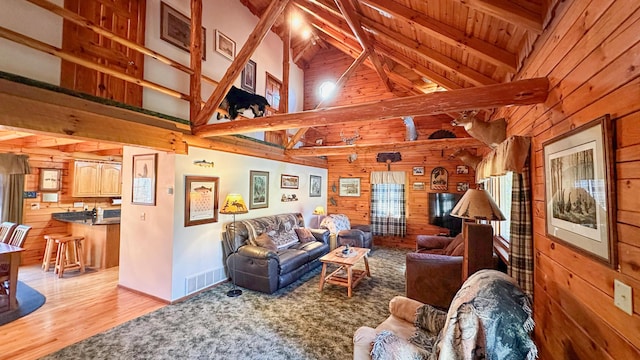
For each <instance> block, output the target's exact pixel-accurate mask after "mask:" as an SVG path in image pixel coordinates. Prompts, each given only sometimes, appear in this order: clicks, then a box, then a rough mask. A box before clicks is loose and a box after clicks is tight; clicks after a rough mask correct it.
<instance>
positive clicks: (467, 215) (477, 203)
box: [450, 189, 506, 281]
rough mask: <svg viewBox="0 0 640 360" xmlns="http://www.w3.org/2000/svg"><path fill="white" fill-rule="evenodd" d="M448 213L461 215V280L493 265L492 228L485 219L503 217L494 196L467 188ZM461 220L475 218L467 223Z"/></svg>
mask: <svg viewBox="0 0 640 360" xmlns="http://www.w3.org/2000/svg"><path fill="white" fill-rule="evenodd" d="M450 215H451V216H455V217H458V218H462V219H463V222H462V236H463V237H464V256H463V260H462V280H463V281H464V280H466V279H467V277H469V275H471V274H473V273H474V272H476V271H478V270H480V269H492V268H493V227H492V226H491V224H481V223H480V221H481V220H485V221H502V220H506V219H505V217H504V215H503V214H502V211H500V209H499V208H498V205H497V204H496V202H495V201H493V198H492V197H491V195H490V194H489V192H487V190H484V189H469V190H467V192H466V193H465V194H464V195H463V196H462V199H460V201H458V203H457V204H456V206H454V207H453V210H451V213H450ZM464 220H475V223H473V222H471V223H470V222H467V221H464Z"/></svg>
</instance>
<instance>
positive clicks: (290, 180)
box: [280, 174, 300, 189]
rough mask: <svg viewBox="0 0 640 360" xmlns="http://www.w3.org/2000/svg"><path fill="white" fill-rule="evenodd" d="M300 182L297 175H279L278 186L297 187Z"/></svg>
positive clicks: (284, 187) (283, 187)
mask: <svg viewBox="0 0 640 360" xmlns="http://www.w3.org/2000/svg"><path fill="white" fill-rule="evenodd" d="M299 183H300V178H299V177H298V176H297V175H287V174H281V175H280V188H281V189H297V188H298V185H299Z"/></svg>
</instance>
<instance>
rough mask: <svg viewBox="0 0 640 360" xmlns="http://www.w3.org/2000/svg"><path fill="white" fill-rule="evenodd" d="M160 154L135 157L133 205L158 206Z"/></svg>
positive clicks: (132, 191)
mask: <svg viewBox="0 0 640 360" xmlns="http://www.w3.org/2000/svg"><path fill="white" fill-rule="evenodd" d="M157 158H158V154H146V155H133V173H132V176H133V181H132V189H131V203H132V204H136V205H151V206H155V204H156V172H157V168H156V166H157V165H156V164H157Z"/></svg>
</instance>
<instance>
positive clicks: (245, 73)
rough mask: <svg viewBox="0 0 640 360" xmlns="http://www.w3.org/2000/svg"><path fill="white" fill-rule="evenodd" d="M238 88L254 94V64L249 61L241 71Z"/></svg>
mask: <svg viewBox="0 0 640 360" xmlns="http://www.w3.org/2000/svg"><path fill="white" fill-rule="evenodd" d="M241 78H242V81H241V84H240V87H241V88H242V89H243V90H246V91H248V92H250V93H252V94H255V93H256V62H255V61H253V60H249V62H248V63H247V65H245V66H244V69H243V70H242V77H241Z"/></svg>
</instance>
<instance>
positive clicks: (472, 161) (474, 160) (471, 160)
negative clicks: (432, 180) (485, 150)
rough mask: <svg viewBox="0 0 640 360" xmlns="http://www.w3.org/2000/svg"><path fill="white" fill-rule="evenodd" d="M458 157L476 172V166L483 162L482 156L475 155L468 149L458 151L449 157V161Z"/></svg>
mask: <svg viewBox="0 0 640 360" xmlns="http://www.w3.org/2000/svg"><path fill="white" fill-rule="evenodd" d="M456 157H457V158H459V159H460V160H461V161H462V162H463V163H464V164H465V165H467V166H468V167H470V168H472V169H473V170H475V169H476V166H478V164H479V163H480V161H482V156H478V155H473V154H472V153H470V152H469V150H467V149H459V150H457V151H456V152H454V153H453V154H451V155H449V160H452V159H455V158H456Z"/></svg>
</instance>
